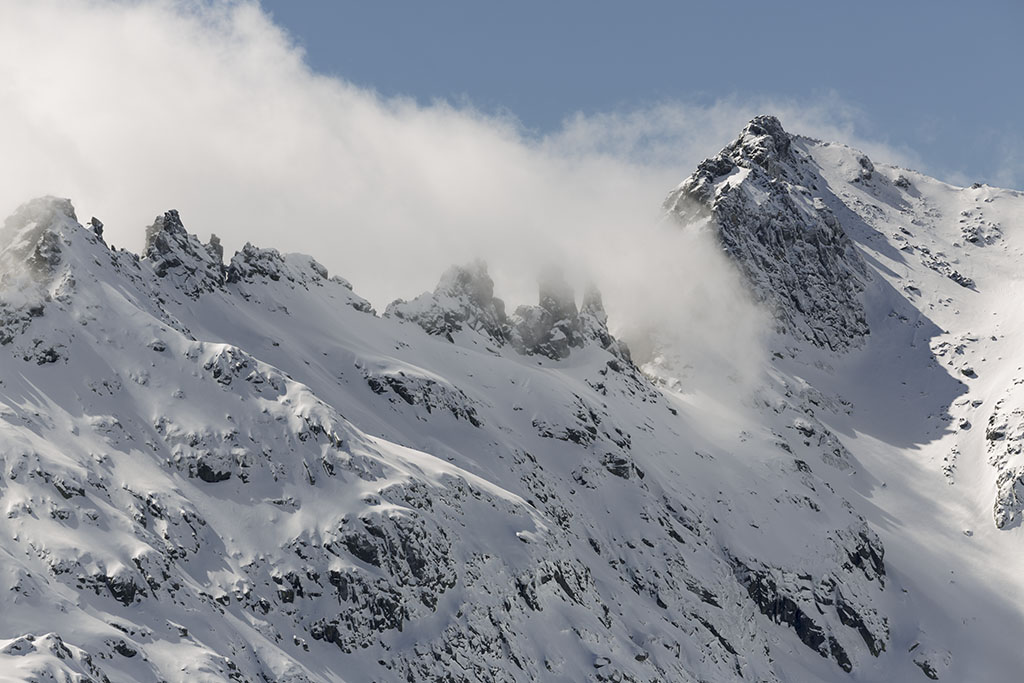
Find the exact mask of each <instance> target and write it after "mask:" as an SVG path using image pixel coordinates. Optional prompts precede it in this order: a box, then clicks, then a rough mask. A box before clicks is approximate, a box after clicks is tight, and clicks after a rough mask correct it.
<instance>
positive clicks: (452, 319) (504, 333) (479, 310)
mask: <svg viewBox="0 0 1024 683" xmlns="http://www.w3.org/2000/svg"><path fill="white" fill-rule="evenodd" d="M384 316H385V317H393V318H398V319H400V320H408V321H410V322H414V323H416V324H417V325H419V326H420V327H422V328H423V329H424V331H426V333H427V334H432V335H436V336H440V337H444V338H446V339H447V340H448V341H451V342H454V341H455V337H454V335H456V334H458V333H459V332H461V331H462V330H464V329H468V330H474V331H476V332H478V333H480V334H482V335H484V336H485V337H487V338H488V339H489V340H490V341H492V342H493V343H495V344H497V345H499V346H500V345H503V344H505V343H507V342H508V341H509V332H510V330H509V324H508V318H507V316H506V315H505V303H504V302H503V301H502V300H501V299H498V298H496V297H495V296H494V281H493V280H491V277H490V275H488V274H487V265H486V264H485V263H484V262H483V261H474V262H473V263H471V264H470V265H468V266H452V267H451V268H449V269H448V270H447V271H445V273H444V275H442V276H441V280H440V282H438V283H437V287H436V288H435V289H434V291H433V292H432V293H426V294H422V295H420V296H418V297H416V298H415V299H413V300H412V301H402V300H398V301H395V302H393V303H391V304H389V305H388V307H387V310H386V311H385V312H384Z"/></svg>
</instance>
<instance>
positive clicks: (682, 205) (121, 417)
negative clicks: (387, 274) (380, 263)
mask: <svg viewBox="0 0 1024 683" xmlns="http://www.w3.org/2000/svg"><path fill="white" fill-rule="evenodd" d="M665 207H666V211H667V213H668V215H669V217H671V218H672V219H673V220H678V221H679V222H680V228H679V229H682V230H697V229H702V227H701V226H710V228H711V230H713V234H714V235H715V236H716V238H717V239H718V240H720V242H721V244H722V246H723V248H724V250H725V252H726V253H727V254H728V256H729V257H730V258H731V259H732V262H733V263H734V264H735V266H736V268H737V269H738V270H739V272H740V274H741V275H742V276H743V278H745V279H746V281H747V282H749V285H750V288H751V291H752V292H753V294H754V296H755V298H756V299H757V300H759V301H761V302H763V304H764V305H765V306H766V307H767V308H768V310H769V311H770V313H771V314H772V315H774V319H775V320H776V321H777V326H776V328H777V329H776V330H775V332H774V333H773V334H772V336H771V337H770V338H769V340H768V346H769V353H767V354H766V357H765V358H764V359H761V361H760V366H759V367H760V371H759V373H758V378H757V381H756V382H755V385H754V388H753V390H752V391H751V390H750V389H749V388H748V387H746V386H741V385H739V384H737V385H736V394H737V396H736V398H735V400H734V401H732V402H725V403H723V401H722V400H721V398H720V396H719V397H718V398H714V397H710V396H706V395H703V394H702V393H701V391H700V389H698V388H695V387H690V386H687V384H686V382H684V381H680V382H666V381H664V380H665V378H666V373H669V374H670V373H671V372H672V368H671V367H665V366H664V365H661V366H659V367H658V368H657V379H652V376H653V375H654V373H653V366H650V365H646V363H647V362H648V361H649V359H648V358H647V357H643V358H641V357H636V358H634V357H633V356H632V355H631V354H630V352H629V349H628V348H627V347H626V345H625V344H623V343H622V342H621V341H619V340H617V339H616V338H615V337H614V336H613V335H612V333H611V332H610V331H609V327H608V316H607V314H606V313H605V310H604V307H603V305H602V302H601V296H600V294H599V293H598V292H597V291H596V290H594V289H590V290H588V291H587V292H585V294H584V296H583V298H582V303H581V305H577V299H576V295H575V293H574V292H573V291H572V289H571V288H570V287H569V286H568V285H567V284H566V282H565V280H564V279H563V278H562V276H561V275H560V274H559V273H557V272H555V271H549V272H546V273H545V274H544V275H543V277H542V278H541V282H540V283H539V298H538V303H537V305H532V306H531V305H525V306H519V307H517V308H516V309H515V310H514V312H512V313H511V314H509V313H507V312H506V307H505V304H504V303H503V302H502V301H501V300H500V299H498V298H496V297H495V296H494V285H493V282H492V281H491V279H490V277H489V276H488V273H487V269H486V266H485V265H484V264H482V263H479V262H477V263H472V264H469V265H467V266H465V267H454V268H452V269H450V270H449V271H447V272H446V273H445V274H444V275H443V276H442V278H441V280H440V282H439V284H438V286H437V288H436V289H435V290H434V291H433V292H429V293H425V294H422V295H420V296H418V297H416V298H414V299H412V300H410V301H396V302H394V303H393V304H391V305H389V306H388V307H387V309H386V311H385V313H384V314H383V315H381V316H378V315H377V314H376V312H375V311H374V310H373V309H372V308H371V306H370V304H369V303H368V302H367V301H366V300H364V299H363V298H361V297H359V296H358V295H356V294H355V293H354V292H353V290H352V287H351V286H350V285H349V283H348V282H346V281H345V280H343V279H341V278H339V277H331V276H330V275H329V274H328V272H327V270H326V269H325V268H324V267H323V266H322V265H320V264H319V263H317V262H316V261H315V260H313V259H312V258H310V257H308V256H300V255H291V254H289V255H283V254H281V253H279V252H277V251H275V250H273V249H261V248H257V247H254V246H252V245H249V244H247V245H245V246H244V247H243V248H242V249H241V250H240V251H239V252H238V253H236V254H235V255H234V256H232V257H231V259H230V261H228V262H227V263H225V262H224V251H223V247H222V246H221V244H220V240H218V239H217V238H216V237H215V236H214V237H211V238H210V239H209V240H208V241H207V242H206V243H204V242H202V241H201V240H199V239H198V238H197V237H195V236H194V235H192V234H190V233H189V232H188V231H187V230H186V228H185V227H184V225H183V223H182V220H181V217H180V216H179V215H178V213H177V212H175V211H168V212H167V213H165V214H163V215H162V216H160V217H158V218H157V219H156V220H155V222H154V223H153V225H152V226H151V227H150V228H148V229H147V231H146V246H145V250H144V253H143V254H142V256H141V257H140V256H137V255H135V254H133V253H130V252H128V251H124V250H114V249H112V248H110V247H109V246H108V245H107V244H106V243H105V241H104V239H103V224H102V222H100V221H99V220H97V219H92V220H91V221H90V222H89V225H88V226H83V225H81V224H80V223H79V222H78V219H77V217H76V215H75V211H74V208H73V207H72V205H71V203H70V202H69V201H68V200H64V199H55V198H52V197H47V198H42V199H37V200H34V201H31V202H29V203H28V204H25V205H24V206H22V207H21V208H20V209H19V210H18V211H17V212H16V213H15V214H14V215H13V216H12V217H10V218H8V219H7V221H6V222H5V224H4V226H3V229H2V231H0V268H2V270H0V474H2V478H0V482H2V483H0V487H2V489H0V491H2V498H0V501H2V506H3V510H2V512H3V514H2V515H0V614H2V615H3V617H2V619H0V625H2V631H0V674H2V677H5V678H7V679H24V680H54V679H56V680H71V681H86V680H90V681H141V680H166V681H191V680H211V681H212V680H225V681H227V680H233V681H293V682H298V681H341V680H344V681H368V680H377V681H409V682H414V683H415V682H420V681H438V680H443V681H467V682H468V681H527V680H546V681H584V680H590V681H654V680H658V681H661V680H672V681H805V680H861V681H882V680H927V679H941V680H951V681H956V680H965V679H968V678H973V679H977V680H1012V679H1013V678H1014V677H1015V676H1017V675H1018V674H1019V671H1020V668H1021V667H1022V666H1024V656H1022V655H1021V654H1019V651H1020V650H1019V648H1018V647H1017V646H1016V643H1015V639H1016V634H1017V633H1019V632H1020V628H1021V627H1022V626H1024V597H1022V591H1021V589H1022V587H1024V579H1021V578H1020V576H1019V572H1016V571H1015V566H1016V564H1017V560H1018V559H1019V553H1020V550H1019V548H1020V546H1021V543H1020V540H1021V539H1019V538H1017V537H1018V536H1019V535H1020V534H1021V533H1024V532H1022V531H1021V519H1022V514H1024V455H1022V448H1021V446H1022V444H1024V418H1022V415H1024V394H1022V392H1021V391H1020V390H1019V387H1020V386H1021V385H1022V384H1024V372H1022V371H1021V370H1020V366H1019V364H1018V363H1017V361H1015V359H1014V352H1015V349H1016V346H1015V345H1014V341H1015V340H1014V337H1013V335H1014V334H1017V331H1018V330H1019V329H1020V327H1019V326H1020V325H1021V324H1022V323H1024V318H1022V315H1021V314H1020V313H1018V310H1019V307H1017V306H1015V305H1014V298H1012V297H1014V296H1015V293H1016V290H1017V288H1019V287H1020V276H1019V269H1018V268H1017V263H1019V258H1020V256H1021V253H1020V240H1021V237H1019V236H1017V235H1016V234H1015V232H1014V230H1013V228H1014V226H1015V225H1016V224H1017V223H1019V222H1020V220H1021V217H1022V216H1024V197H1022V196H1021V195H1020V194H1019V193H1015V192H1011V191H1006V190H996V189H993V188H989V187H987V186H975V187H972V188H966V189H964V188H956V187H952V186H949V185H946V184H943V183H940V182H938V181H935V180H932V179H930V178H927V177H925V176H922V175H920V174H918V173H915V172H913V171H907V170H901V169H897V168H894V167H890V166H884V165H881V164H873V163H872V162H871V161H869V160H868V159H867V157H865V156H864V155H863V154H860V153H859V152H856V151H854V150H851V149H849V148H847V147H844V146H841V145H836V144H829V143H823V142H818V141H814V140H810V139H807V138H802V137H798V136H792V135H790V134H788V133H786V132H785V131H784V130H783V129H782V126H781V125H780V124H779V122H778V120H776V119H775V118H773V117H768V116H762V117H758V118H757V119H754V120H753V121H752V122H751V123H750V124H749V125H748V126H747V127H746V128H745V129H744V130H743V131H742V133H741V134H740V137H739V138H738V139H737V140H736V141H735V142H733V143H731V144H730V145H729V146H727V147H726V148H725V149H724V150H723V151H722V152H721V153H720V154H719V155H717V156H716V157H714V158H712V159H709V160H707V161H705V162H703V163H702V164H701V165H700V166H699V168H698V169H697V171H696V172H695V173H694V174H693V175H692V176H691V177H690V178H688V179H687V180H686V181H684V182H683V183H682V184H681V185H680V186H679V188H677V189H676V190H675V191H673V192H672V193H671V194H670V195H669V198H668V199H667V200H666V204H665ZM1005 335H1010V338H1009V340H1007V339H1006V337H1005ZM684 360H685V362H687V363H691V364H698V363H700V362H701V359H700V358H688V359H684ZM648 372H650V373H651V374H648ZM723 381H725V382H728V381H729V380H728V379H723ZM716 396H718V395H717V394H716ZM975 425H977V427H975Z"/></svg>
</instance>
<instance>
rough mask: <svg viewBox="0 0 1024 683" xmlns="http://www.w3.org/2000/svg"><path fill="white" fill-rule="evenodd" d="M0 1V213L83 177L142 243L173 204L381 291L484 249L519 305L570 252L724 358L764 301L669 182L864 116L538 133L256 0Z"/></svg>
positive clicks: (647, 317) (605, 287)
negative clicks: (409, 81)
mask: <svg viewBox="0 0 1024 683" xmlns="http://www.w3.org/2000/svg"><path fill="white" fill-rule="evenodd" d="M3 14H4V20H3V21H0V101H2V102H3V106H0V148H2V149H4V150H5V155H4V156H5V161H4V163H3V169H4V172H3V175H2V176H0V212H2V213H3V214H4V215H7V214H9V213H10V212H11V211H12V210H13V209H14V208H15V207H16V206H17V205H19V204H20V203H21V202H23V201H26V200H27V199H29V198H31V197H34V196H39V195H43V194H55V195H58V196H66V197H70V198H72V199H73V200H74V202H75V205H76V207H77V208H78V212H79V214H80V216H81V217H83V218H84V219H86V220H87V219H88V216H89V215H91V214H95V215H97V216H98V217H100V218H101V219H102V220H103V221H104V223H105V224H106V233H105V235H106V237H107V239H108V242H112V243H114V244H116V245H117V246H125V247H129V248H131V249H134V250H136V251H137V250H138V249H139V248H140V247H141V243H142V239H143V229H142V228H143V226H145V225H148V224H150V223H151V222H152V219H153V216H154V215H156V214H157V213H158V212H162V211H164V210H166V209H169V208H177V209H179V210H180V211H181V214H182V216H183V218H184V220H185V223H186V225H187V226H188V227H189V229H190V230H192V231H194V232H197V233H199V234H201V235H203V236H204V237H205V235H206V234H208V233H211V232H215V233H217V234H218V235H220V236H221V237H222V238H223V240H224V243H225V246H226V247H227V248H228V249H229V251H230V250H232V249H236V248H239V247H240V246H241V245H242V244H243V243H244V242H246V241H250V242H253V243H255V244H259V245H261V246H269V247H275V248H278V249H281V250H282V251H297V252H304V253H309V254H313V255H315V256H316V257H317V258H318V259H319V260H320V261H322V262H323V263H324V264H325V265H327V266H328V267H329V268H330V269H331V271H332V272H334V273H338V274H341V275H342V276H344V277H346V278H347V279H349V280H350V281H351V282H352V283H353V284H354V285H355V287H356V289H357V291H359V292H360V293H361V294H362V295H364V296H366V297H367V298H369V299H370V300H371V301H373V302H374V303H375V305H377V306H378V308H382V307H383V306H384V305H385V304H386V303H387V302H388V301H390V300H392V299H394V298H398V297H405V298H410V297H412V296H415V295H416V294H418V293H419V292H421V291H423V290H424V289H428V288H431V287H432V286H433V284H434V282H436V278H437V277H438V276H439V275H440V273H441V272H442V271H443V270H444V269H445V268H446V267H447V266H448V265H450V264H452V263H462V262H467V261H469V260H471V259H473V258H477V257H482V258H484V259H485V260H486V261H487V262H488V263H489V264H490V268H491V272H492V274H493V276H494V278H495V280H496V282H497V285H498V293H499V294H500V295H502V296H504V297H505V298H506V300H508V302H509V303H510V304H511V305H512V306H515V305H517V304H519V303H524V302H532V301H533V300H534V298H535V296H536V289H535V284H534V283H535V275H536V272H537V269H538V268H539V267H542V266H544V265H546V264H549V263H558V264H560V265H562V266H563V267H564V268H565V269H566V271H567V273H568V275H569V276H570V278H571V279H573V280H574V281H575V282H576V283H577V285H578V286H581V285H583V284H584V282H585V281H593V282H595V283H596V284H597V285H598V286H599V288H601V290H602V291H603V292H604V296H605V300H606V304H607V306H608V309H609V314H610V316H611V322H612V325H613V327H614V328H618V329H620V331H621V329H622V328H623V327H624V326H627V325H628V326H630V327H632V328H633V329H636V328H639V327H645V326H650V325H653V324H657V325H661V326H666V325H667V326H668V327H672V328H677V329H686V330H689V333H688V334H687V335H683V336H685V337H686V338H688V339H691V340H695V339H697V338H699V339H700V342H699V343H700V344H701V345H705V346H707V347H708V348H712V349H723V348H726V349H728V352H727V355H729V356H731V357H733V358H740V357H745V356H750V355H751V354H750V353H747V351H748V348H747V347H748V346H749V344H750V343H754V344H756V342H749V340H752V339H755V338H756V337H757V334H756V329H757V328H758V325H759V324H758V322H757V320H758V315H757V313H756V312H755V311H754V308H753V307H752V306H751V305H749V304H746V303H743V295H742V291H741V288H740V287H739V284H738V279H737V278H736V276H735V275H734V274H733V273H732V271H731V270H730V267H729V266H728V265H727V264H726V262H725V259H723V258H721V257H720V255H719V254H717V253H716V249H715V247H714V246H713V245H712V244H711V242H710V240H708V239H706V238H701V237H693V236H692V235H691V236H681V235H679V234H678V231H675V230H670V229H667V228H666V227H665V226H664V225H659V215H658V214H659V207H660V204H661V200H662V199H663V197H664V195H665V193H666V192H667V191H668V190H669V189H670V188H671V187H673V186H674V185H676V184H677V183H678V182H679V181H680V180H681V179H682V178H683V177H684V176H685V175H686V173H688V172H689V169H692V168H693V166H694V165H695V164H696V162H697V161H699V160H700V159H701V158H702V157H703V156H706V155H709V154H711V153H713V152H714V151H716V150H717V149H718V148H719V147H720V146H721V145H722V144H723V143H724V142H726V141H727V140H728V139H729V138H731V137H732V135H734V134H735V132H736V131H737V130H738V129H739V128H740V127H741V125H742V123H743V121H744V120H745V119H747V118H749V117H750V116H751V115H752V114H754V113H758V111H759V110H760V109H763V108H766V107H770V108H772V109H773V110H774V111H776V112H780V113H781V114H782V115H783V117H785V116H786V115H787V113H789V114H791V115H792V117H793V119H794V120H793V124H792V126H791V127H793V128H794V129H796V130H803V131H807V132H809V133H811V134H816V135H822V136H825V137H828V136H833V137H843V138H845V139H850V137H851V136H850V135H849V129H850V127H851V123H850V122H851V121H852V120H853V118H854V117H855V116H856V112H855V111H851V110H850V109H849V108H848V107H846V106H845V105H843V104H842V103H841V102H840V101H839V100H838V99H837V98H835V97H830V98H826V99H825V100H823V101H822V102H821V103H819V104H817V105H816V106H814V107H806V106H798V105H796V104H794V103H780V102H774V103H771V102H764V101H761V102H741V101H739V100H729V101H723V102H718V103H715V104H713V105H711V106H706V107H700V106H690V105H684V104H679V103H670V104H662V105H657V106H652V107H648V108H646V109H638V110H636V111H633V112H625V113H607V114H599V115H592V116H586V115H583V114H578V115H576V116H573V117H570V118H569V119H567V120H566V122H565V124H564V127H563V128H562V129H561V130H560V131H557V132H555V133H552V134H549V135H547V136H545V137H541V138H538V137H536V136H532V135H530V134H529V133H528V132H527V131H524V130H523V129H522V128H521V127H520V126H519V124H518V123H517V122H516V121H515V120H514V119H512V118H509V117H502V116H494V115H487V114H484V113H481V112H480V111H477V110H475V109H473V108H471V107H470V106H458V107H456V106H453V105H451V104H448V103H446V102H440V101H439V102H435V103H432V104H429V105H421V104H417V103H416V102H414V101H412V100H408V99H400V98H398V99H385V98H382V97H380V96H379V95H377V94H376V93H374V92H372V91H369V90H365V89H361V88H358V87H356V86H354V85H352V84H350V83H347V82H345V81H344V80H341V79H339V78H333V77H327V76H324V75H321V74H317V73H315V72H313V71H312V70H311V69H310V68H309V66H308V65H307V64H306V62H305V61H304V55H303V52H302V50H301V48H300V47H298V46H297V45H296V44H295V42H294V41H293V40H292V38H291V37H290V36H289V35H288V34H287V33H286V32H285V31H283V30H282V29H281V28H280V27H278V26H276V25H275V24H274V22H273V18H272V17H271V16H269V15H268V14H267V13H266V12H265V11H264V10H263V9H262V8H261V7H260V6H259V5H258V4H256V3H251V2H222V3H195V2H173V1H171V0H154V1H148V2H116V1H114V2H94V1H85V0H69V1H62V2H56V1H52V0H41V1H40V2H33V3H16V2H6V1H5V2H4V3H3ZM862 147H865V148H866V149H867V150H868V151H869V152H870V151H872V149H871V146H870V145H862ZM889 156H890V157H891V156H892V155H889ZM696 320H699V321H701V322H700V323H699V325H701V327H700V330H699V334H696V331H697V327H696V323H694V322H693V321H696ZM627 336H628V335H627ZM694 343H696V342H694ZM697 353H698V352H697V351H694V354H697Z"/></svg>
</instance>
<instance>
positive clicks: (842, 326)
mask: <svg viewBox="0 0 1024 683" xmlns="http://www.w3.org/2000/svg"><path fill="white" fill-rule="evenodd" d="M828 186H829V185H828V183H827V182H825V181H824V180H822V179H820V178H819V177H818V173H817V171H816V170H815V168H814V165H813V163H811V161H810V158H809V157H808V156H807V154H806V153H804V152H802V151H801V150H800V149H799V148H798V145H796V144H794V138H793V136H791V135H790V134H789V133H787V132H786V131H785V130H784V129H783V128H782V124H781V123H780V122H779V119H778V118H776V117H774V116H768V115H765V116H758V117H755V118H754V119H752V120H751V121H750V123H748V124H747V125H746V127H744V128H743V130H742V131H740V134H739V136H738V137H737V138H736V139H735V140H734V141H733V142H731V143H730V144H729V145H727V146H726V147H725V148H724V149H723V150H722V151H721V152H719V153H718V154H717V155H715V156H714V157H711V158H710V159H706V160H705V161H703V162H701V164H700V165H699V166H698V167H697V170H696V171H694V173H693V175H691V176H690V177H689V178H687V179H686V180H684V181H683V182H682V183H681V184H680V185H679V186H678V187H677V188H676V189H675V190H674V191H673V192H671V193H670V194H669V196H668V198H667V199H666V200H665V203H664V207H665V209H666V211H667V213H668V214H669V215H670V216H672V217H673V218H674V219H675V220H677V221H678V222H679V223H680V224H682V225H686V224H689V223H692V222H694V221H697V220H703V219H710V220H711V222H712V224H713V225H714V228H715V232H716V234H717V237H718V240H719V242H720V243H721V244H722V246H723V248H724V249H725V252H726V253H727V254H728V255H729V256H730V257H731V258H732V260H733V261H734V262H735V264H736V265H737V267H738V268H739V270H740V271H741V272H742V273H743V274H744V275H745V276H746V278H747V280H748V283H749V285H750V288H751V290H752V292H753V294H754V297H755V299H757V300H759V301H762V302H764V303H765V304H767V306H768V307H769V309H771V311H772V313H773V314H774V316H775V318H776V321H777V328H778V329H779V331H782V332H789V333H793V334H795V335H796V336H798V337H802V338H805V339H807V340H809V341H811V342H813V343H814V344H815V345H817V346H821V347H826V348H830V349H836V350H839V349H844V348H847V347H850V346H857V345H858V344H859V343H860V340H861V339H862V338H863V336H864V335H865V334H867V333H868V327H867V323H866V321H865V317H864V308H863V304H862V302H861V301H860V298H859V294H860V292H861V291H862V289H863V279H864V277H865V276H866V272H867V270H866V267H865V265H864V261H863V258H862V257H861V256H860V254H859V252H858V251H857V249H856V248H855V247H854V246H853V243H852V241H851V240H850V238H849V236H848V235H847V234H846V232H845V231H844V229H843V226H842V225H841V224H840V221H839V219H838V218H837V217H836V215H835V214H834V213H833V210H832V208H831V207H838V206H841V205H842V200H841V199H839V198H838V197H836V196H835V195H834V194H833V193H832V192H831V191H830V190H828V189H827V188H828ZM819 188H826V189H819Z"/></svg>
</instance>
